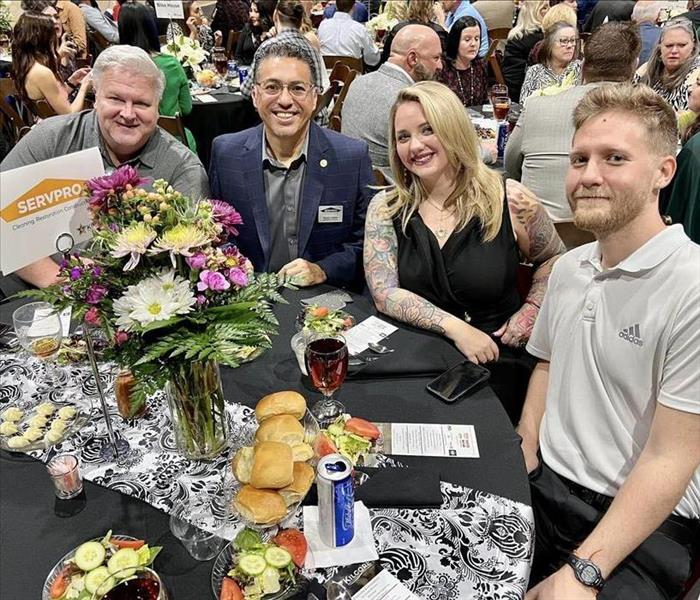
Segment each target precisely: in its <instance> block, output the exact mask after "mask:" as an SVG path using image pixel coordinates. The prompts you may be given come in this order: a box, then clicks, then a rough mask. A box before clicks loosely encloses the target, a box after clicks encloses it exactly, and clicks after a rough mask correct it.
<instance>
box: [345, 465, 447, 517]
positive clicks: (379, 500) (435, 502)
mask: <svg viewBox="0 0 700 600" xmlns="http://www.w3.org/2000/svg"><path fill="white" fill-rule="evenodd" d="M357 469H358V470H360V471H362V472H363V473H366V474H367V475H369V479H367V481H365V482H364V483H363V484H362V485H361V486H359V487H358V488H356V489H355V500H359V501H361V502H363V503H364V505H365V506H369V507H372V508H438V507H439V506H440V505H441V504H442V494H441V493H440V476H439V474H438V473H437V472H436V471H434V470H427V469H419V468H414V467H408V468H393V467H384V468H378V469H375V468H371V467H358V468H357Z"/></svg>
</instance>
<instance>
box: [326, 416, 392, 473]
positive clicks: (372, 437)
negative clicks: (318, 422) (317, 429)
mask: <svg viewBox="0 0 700 600" xmlns="http://www.w3.org/2000/svg"><path fill="white" fill-rule="evenodd" d="M382 442H383V439H382V435H381V430H380V429H379V428H378V427H377V426H376V425H375V424H374V423H372V422H370V421H367V420H365V419H360V418H359V417H351V416H350V415H349V414H343V415H340V416H339V417H338V418H337V419H336V420H335V421H334V422H333V423H331V424H330V425H329V426H328V428H327V429H322V430H321V433H320V434H319V436H318V438H317V442H316V446H315V450H316V455H317V456H318V457H319V458H321V457H323V456H325V455H326V454H335V453H338V454H341V455H343V456H344V457H345V458H347V459H348V460H349V461H350V462H351V463H352V464H353V466H372V465H370V464H369V463H370V462H372V461H371V457H372V456H373V455H376V454H378V453H380V452H381V451H382V448H383V443H382Z"/></svg>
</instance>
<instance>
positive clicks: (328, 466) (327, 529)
mask: <svg viewBox="0 0 700 600" xmlns="http://www.w3.org/2000/svg"><path fill="white" fill-rule="evenodd" d="M351 473H352V463H351V462H350V461H349V460H348V459H347V458H345V457H344V456H341V455H340V454H328V455H326V456H324V457H323V458H322V459H321V460H320V461H318V466H317V467H316V488H317V490H318V533H319V537H320V538H321V541H322V542H323V543H324V544H326V545H327V546H330V547H331V548H337V547H338V546H345V545H346V544H349V543H350V542H351V541H352V538H353V537H354V536H355V492H354V489H353V483H352V477H351Z"/></svg>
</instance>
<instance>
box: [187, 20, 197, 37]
mask: <svg viewBox="0 0 700 600" xmlns="http://www.w3.org/2000/svg"><path fill="white" fill-rule="evenodd" d="M187 27H189V29H190V37H197V17H190V18H189V19H187Z"/></svg>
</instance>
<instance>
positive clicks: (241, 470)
mask: <svg viewBox="0 0 700 600" xmlns="http://www.w3.org/2000/svg"><path fill="white" fill-rule="evenodd" d="M253 455H254V450H253V448H252V447H251V446H244V447H243V448H241V449H240V450H239V451H238V452H236V454H235V455H234V457H233V460H232V461H231V468H232V469H233V474H234V475H235V477H236V479H238V481H240V482H241V483H250V473H251V471H252V470H253Z"/></svg>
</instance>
